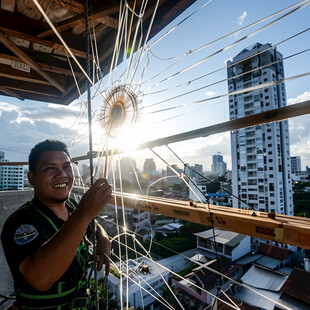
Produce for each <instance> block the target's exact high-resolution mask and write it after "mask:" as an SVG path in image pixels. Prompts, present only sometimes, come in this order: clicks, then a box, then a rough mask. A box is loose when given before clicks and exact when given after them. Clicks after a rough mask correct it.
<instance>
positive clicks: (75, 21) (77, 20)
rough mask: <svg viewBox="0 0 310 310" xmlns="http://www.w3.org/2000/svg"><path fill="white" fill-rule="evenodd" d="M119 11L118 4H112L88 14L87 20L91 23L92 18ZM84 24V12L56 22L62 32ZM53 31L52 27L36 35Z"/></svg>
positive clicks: (95, 18)
mask: <svg viewBox="0 0 310 310" xmlns="http://www.w3.org/2000/svg"><path fill="white" fill-rule="evenodd" d="M118 11H119V5H116V6H113V7H111V8H108V9H107V8H104V9H100V10H97V11H95V12H94V13H93V15H89V17H88V22H89V23H90V24H92V22H93V20H97V19H99V18H102V17H105V16H109V15H111V14H116V13H118ZM84 24H85V16H84V14H81V15H78V16H75V17H72V18H69V19H68V20H66V21H64V22H61V23H58V25H57V30H58V31H59V32H62V31H64V30H68V29H72V28H73V27H75V26H79V25H84ZM53 33H54V32H53V30H52V29H49V30H47V31H44V32H42V33H40V34H38V35H37V37H38V38H46V37H48V36H50V35H52V34H53Z"/></svg>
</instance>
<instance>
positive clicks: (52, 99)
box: [3, 89, 66, 105]
mask: <svg viewBox="0 0 310 310" xmlns="http://www.w3.org/2000/svg"><path fill="white" fill-rule="evenodd" d="M15 92H16V93H17V94H18V95H19V96H21V97H23V98H24V99H25V100H32V101H39V102H40V103H42V102H44V103H54V104H60V105H66V103H64V102H63V100H62V99H61V97H60V96H55V97H52V96H47V95H44V94H35V93H32V92H31V93H30V92H25V91H23V90H20V89H18V90H15ZM3 95H4V96H6V94H3Z"/></svg>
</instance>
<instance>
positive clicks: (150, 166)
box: [143, 158, 156, 177]
mask: <svg viewBox="0 0 310 310" xmlns="http://www.w3.org/2000/svg"><path fill="white" fill-rule="evenodd" d="M143 173H144V174H146V175H147V176H148V177H151V176H154V175H155V174H156V164H155V162H154V159H153V158H146V159H145V161H144V164H143Z"/></svg>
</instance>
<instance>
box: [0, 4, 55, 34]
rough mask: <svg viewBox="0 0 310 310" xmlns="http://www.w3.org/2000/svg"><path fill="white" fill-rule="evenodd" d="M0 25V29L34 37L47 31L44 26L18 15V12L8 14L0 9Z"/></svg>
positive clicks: (46, 27)
mask: <svg viewBox="0 0 310 310" xmlns="http://www.w3.org/2000/svg"><path fill="white" fill-rule="evenodd" d="M0 16H1V19H0V25H1V27H4V28H8V29H12V30H16V31H19V32H23V33H27V34H29V35H36V34H37V33H41V32H44V31H45V30H47V29H49V28H48V26H46V25H45V24H43V23H41V22H39V21H37V20H34V19H32V18H29V17H26V16H25V15H22V14H19V13H18V12H14V13H12V12H9V11H6V10H3V9H0Z"/></svg>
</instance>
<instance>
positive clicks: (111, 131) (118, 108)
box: [99, 85, 139, 137]
mask: <svg viewBox="0 0 310 310" xmlns="http://www.w3.org/2000/svg"><path fill="white" fill-rule="evenodd" d="M138 106H139V101H138V96H137V95H136V94H135V93H134V92H133V91H132V90H131V89H130V87H128V86H126V85H119V86H116V87H114V88H112V89H111V90H109V91H108V92H107V95H106V96H105V98H104V101H103V105H102V109H101V113H100V117H99V120H100V124H101V127H102V128H104V129H105V130H106V132H107V135H108V136H110V137H116V136H117V135H118V133H119V131H120V130H122V129H126V128H128V127H131V126H133V125H134V124H135V123H136V121H137V118H138Z"/></svg>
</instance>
